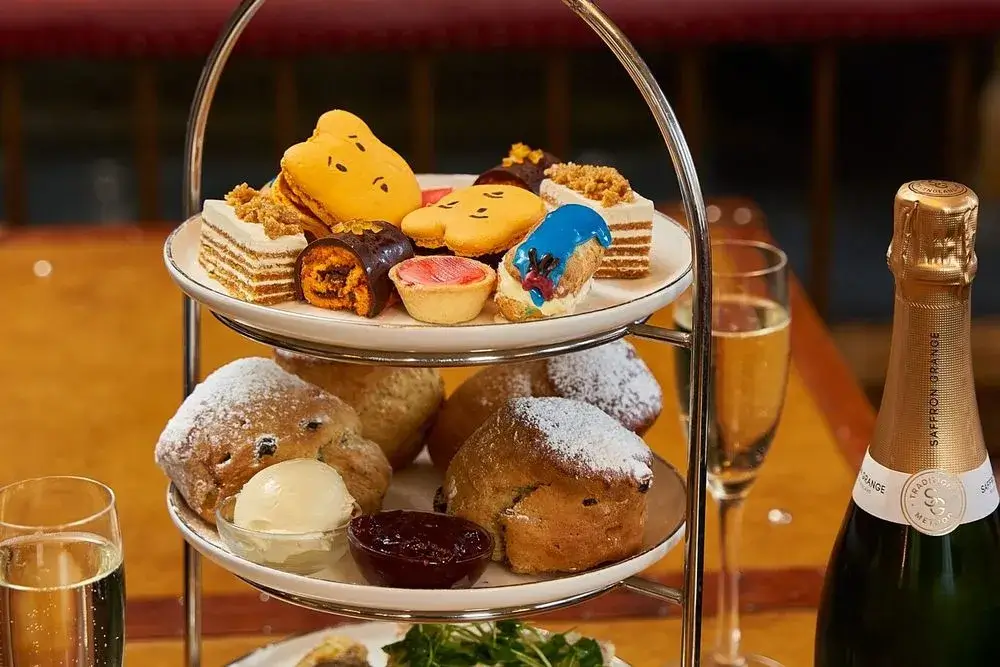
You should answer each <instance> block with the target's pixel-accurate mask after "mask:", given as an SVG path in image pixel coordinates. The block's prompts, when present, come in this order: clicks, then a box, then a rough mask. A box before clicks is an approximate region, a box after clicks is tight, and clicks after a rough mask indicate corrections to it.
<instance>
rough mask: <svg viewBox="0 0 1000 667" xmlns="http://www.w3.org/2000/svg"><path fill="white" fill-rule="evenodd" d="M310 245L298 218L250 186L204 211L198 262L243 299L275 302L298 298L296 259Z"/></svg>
mask: <svg viewBox="0 0 1000 667" xmlns="http://www.w3.org/2000/svg"><path fill="white" fill-rule="evenodd" d="M305 247H306V238H305V235H304V234H303V233H302V228H301V227H300V226H299V225H298V224H297V216H295V214H294V213H293V212H292V211H290V210H288V209H287V208H286V207H284V206H282V205H281V204H279V203H277V202H275V201H274V200H272V199H271V198H270V197H268V196H267V195H264V194H261V193H260V192H257V191H256V190H254V189H253V188H251V187H249V186H248V185H246V184H244V185H240V186H237V187H236V188H235V189H234V190H233V191H232V192H230V193H229V194H228V195H226V200H225V201H222V200H218V199H210V200H208V201H206V202H205V207H204V209H203V210H202V223H201V244H200V247H199V249H198V262H199V263H200V264H201V265H202V266H203V267H204V268H205V270H206V271H208V273H209V275H211V276H212V277H213V278H215V280H217V281H218V282H219V283H220V284H221V285H222V286H223V287H224V288H225V289H226V291H227V292H228V293H229V294H230V295H232V296H234V297H236V298H238V299H241V300H243V301H248V302H250V303H259V304H275V303H281V302H283V301H292V300H294V299H295V260H296V258H297V257H298V256H299V253H300V252H302V250H303V249H304V248H305Z"/></svg>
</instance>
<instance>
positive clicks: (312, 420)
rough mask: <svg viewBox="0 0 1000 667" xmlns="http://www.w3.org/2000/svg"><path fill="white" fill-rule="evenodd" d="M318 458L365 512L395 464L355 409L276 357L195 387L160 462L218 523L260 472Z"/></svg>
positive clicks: (238, 366) (377, 503)
mask: <svg viewBox="0 0 1000 667" xmlns="http://www.w3.org/2000/svg"><path fill="white" fill-rule="evenodd" d="M301 458H306V459H319V460H321V461H323V462H325V463H327V464H328V465H330V466H332V467H333V468H334V469H335V470H336V471H337V472H339V473H340V475H341V477H343V480H344V483H345V484H346V485H347V490H348V491H349V492H350V494H351V496H353V497H354V499H355V500H356V501H357V502H358V504H359V505H360V506H361V508H362V509H363V510H365V511H369V512H371V511H376V510H378V509H379V508H380V507H381V505H382V497H383V496H384V495H385V492H386V490H387V489H388V488H389V481H390V479H391V477H392V468H391V466H390V465H389V461H388V460H387V459H386V457H385V454H383V453H382V450H381V448H380V447H379V446H378V445H376V444H375V443H373V442H371V441H370V440H366V439H365V438H363V437H361V424H360V420H359V419H358V415H357V413H355V412H354V410H353V409H352V408H351V407H350V406H349V405H347V404H346V403H345V402H344V401H342V400H340V399H339V398H337V397H336V396H334V395H333V394H330V393H328V392H326V391H323V390H322V389H320V388H319V387H316V386H315V385H312V384H309V383H308V382H305V381H304V380H302V379H300V378H299V377H297V376H295V375H293V374H291V373H289V372H287V371H285V370H284V369H282V368H281V367H280V366H278V364H276V363H275V362H274V361H273V360H271V359H264V358H260V357H249V358H246V359H238V360H236V361H233V362H231V363H229V364H226V365H225V366H222V367H221V368H219V369H218V370H216V371H214V372H213V373H211V374H210V375H209V376H208V377H206V378H205V380H204V381H203V382H202V383H201V384H199V385H198V386H197V387H195V390H194V391H193V392H192V393H191V394H190V395H189V396H188V397H187V398H186V399H185V400H184V402H183V403H182V404H181V406H180V408H179V409H178V411H177V413H176V414H175V415H174V416H173V417H172V418H171V419H170V421H169V422H167V425H166V427H165V428H164V430H163V433H162V434H161V435H160V437H159V440H158V441H157V444H156V462H157V463H158V464H159V466H160V467H161V468H162V469H163V470H164V472H165V473H166V474H167V476H168V477H169V478H170V479H171V480H172V481H173V483H174V485H175V486H176V487H177V490H178V491H179V492H180V494H181V496H183V498H184V500H185V501H186V502H187V504H188V506H189V507H190V508H191V509H192V510H194V511H195V512H196V513H198V514H199V515H200V516H201V518H202V519H204V520H205V521H207V522H208V523H211V524H214V523H215V521H216V510H217V509H218V508H219V506H220V505H221V504H222V502H223V501H224V500H226V499H227V498H229V497H231V496H235V495H236V494H237V493H239V492H240V490H241V489H242V488H243V485H244V484H246V483H247V482H248V481H249V480H250V478H252V477H253V476H254V475H255V474H257V473H258V472H259V471H261V470H263V469H265V468H268V467H270V466H272V465H274V464H276V463H280V462H281V461H286V460H289V459H301Z"/></svg>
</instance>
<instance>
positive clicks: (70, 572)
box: [0, 533, 125, 667]
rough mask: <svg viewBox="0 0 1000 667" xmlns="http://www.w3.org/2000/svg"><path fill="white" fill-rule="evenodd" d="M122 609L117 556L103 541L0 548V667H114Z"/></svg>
mask: <svg viewBox="0 0 1000 667" xmlns="http://www.w3.org/2000/svg"><path fill="white" fill-rule="evenodd" d="M124 605H125V582H124V569H123V565H122V557H121V551H120V550H119V549H118V548H117V547H115V546H114V545H112V544H111V543H109V542H107V541H106V540H104V539H102V538H100V537H98V536H96V535H92V534H89V533H57V534H44V535H33V536H27V537H18V538H14V539H11V540H7V541H5V542H0V637H3V638H4V641H3V642H2V643H0V667H50V666H51V667H57V666H58V667H118V666H119V665H120V664H121V655H122V650H123V640H124ZM8 639H9V642H8V641H7V640H8Z"/></svg>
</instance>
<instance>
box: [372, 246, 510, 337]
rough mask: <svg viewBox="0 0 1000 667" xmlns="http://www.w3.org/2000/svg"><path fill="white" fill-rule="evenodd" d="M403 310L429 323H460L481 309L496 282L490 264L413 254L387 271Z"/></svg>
mask: <svg viewBox="0 0 1000 667" xmlns="http://www.w3.org/2000/svg"><path fill="white" fill-rule="evenodd" d="M389 277H390V278H391V279H392V282H393V283H394V284H395V285H396V291H398V292H399V296H400V298H401V299H402V300H403V306H405V307H406V312H408V313H409V314H410V317H412V318H413V319H415V320H420V321H421V322H428V323H430V324H461V323H462V322H468V321H469V320H473V319H475V318H476V316H478V315H479V313H480V312H482V310H483V306H485V305H486V301H487V300H488V299H489V298H490V295H491V294H492V293H493V287H494V286H495V285H496V282H497V274H496V271H494V270H493V268H492V267H490V266H487V265H486V264H483V263H482V262H477V261H476V260H474V259H470V258H468V257H454V256H451V255H432V256H429V257H413V258H412V259H407V260H405V261H403V262H400V263H399V264H396V265H395V266H394V267H392V269H390V270H389Z"/></svg>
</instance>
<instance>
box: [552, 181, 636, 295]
mask: <svg viewBox="0 0 1000 667" xmlns="http://www.w3.org/2000/svg"><path fill="white" fill-rule="evenodd" d="M545 175H546V177H547V178H546V179H545V180H544V181H542V185H541V188H540V190H539V194H540V196H541V197H542V199H543V200H545V203H546V205H548V206H550V207H552V208H555V207H557V206H562V205H563V204H582V205H584V206H589V207H590V208H592V209H594V210H595V211H597V212H598V213H600V214H601V217H603V218H604V221H605V222H606V223H607V224H608V228H609V229H610V230H611V247H610V248H608V249H607V250H606V251H605V253H604V260H603V261H602V263H601V266H600V268H598V269H597V273H595V274H594V277H595V278H641V277H643V276H645V275H646V274H647V273H649V251H650V248H651V247H652V244H653V202H651V201H650V200H648V199H646V198H645V197H643V196H641V195H639V194H638V193H636V192H635V191H634V190H632V187H631V186H630V185H629V182H628V181H627V180H626V179H625V177H624V176H622V175H621V174H620V173H618V171H617V170H616V169H614V168H612V167H597V166H593V165H580V164H574V163H572V162H566V163H563V164H556V165H553V166H551V167H549V168H548V169H546V170H545Z"/></svg>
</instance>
